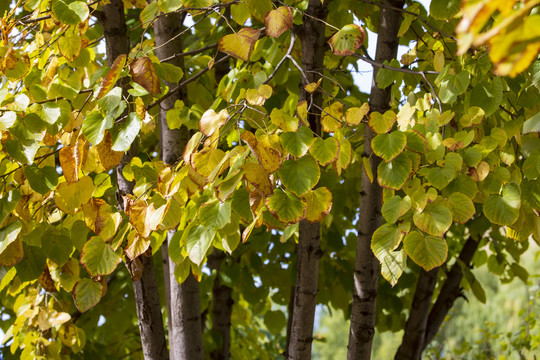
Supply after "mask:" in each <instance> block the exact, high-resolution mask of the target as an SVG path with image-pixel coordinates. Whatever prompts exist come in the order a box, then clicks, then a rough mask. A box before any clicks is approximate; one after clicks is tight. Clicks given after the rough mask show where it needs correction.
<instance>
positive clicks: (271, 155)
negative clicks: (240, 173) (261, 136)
mask: <svg viewBox="0 0 540 360" xmlns="http://www.w3.org/2000/svg"><path fill="white" fill-rule="evenodd" d="M241 138H242V140H244V141H245V142H246V143H247V144H248V147H249V149H250V150H251V152H252V153H253V155H254V156H255V158H256V159H257V161H259V164H261V166H262V167H263V169H264V170H265V171H266V173H268V174H272V173H274V172H276V171H277V170H278V169H279V166H280V165H281V155H280V153H279V151H277V150H275V149H274V148H273V147H272V146H271V145H270V143H269V142H263V141H258V140H257V138H256V137H255V135H253V134H252V133H251V132H249V131H244V132H243V133H242V135H241Z"/></svg>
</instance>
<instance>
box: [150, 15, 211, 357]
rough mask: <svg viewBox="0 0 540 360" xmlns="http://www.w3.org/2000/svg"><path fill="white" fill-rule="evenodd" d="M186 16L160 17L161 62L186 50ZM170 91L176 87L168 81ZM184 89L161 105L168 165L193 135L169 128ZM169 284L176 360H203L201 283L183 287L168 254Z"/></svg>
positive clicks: (179, 61)
mask: <svg viewBox="0 0 540 360" xmlns="http://www.w3.org/2000/svg"><path fill="white" fill-rule="evenodd" d="M184 18H185V13H169V14H167V15H164V16H161V17H159V19H158V20H157V21H156V23H155V25H154V34H155V37H156V46H157V49H156V55H157V57H158V58H159V59H165V58H169V57H171V56H173V55H175V54H177V53H178V52H181V51H182V49H183V46H182V37H181V36H176V37H175V38H173V37H174V36H175V35H177V34H179V33H180V32H181V31H182V27H183V22H184ZM169 63H171V64H173V65H176V66H178V67H180V68H182V70H185V69H184V62H183V58H182V57H178V58H175V59H173V60H170V61H169ZM165 84H166V85H167V86H168V87H169V89H173V88H174V85H176V84H171V83H167V82H165ZM183 92H184V89H183V88H179V89H177V90H176V91H175V93H174V94H172V95H171V96H169V97H167V98H166V99H164V100H163V101H162V102H161V104H160V113H159V126H160V145H161V158H162V159H163V161H164V162H165V163H167V164H174V163H176V162H177V161H178V160H179V159H180V158H181V157H182V152H183V151H184V148H185V146H186V144H187V142H188V140H189V137H190V132H189V130H188V129H187V128H185V127H182V128H180V129H174V130H171V129H169V127H168V126H167V118H166V116H167V111H168V110H169V109H172V108H174V103H175V102H176V100H180V99H183V98H184V97H185V96H184V94H183ZM173 235H174V231H169V232H168V233H167V243H169V242H170V240H171V238H172V236H173ZM163 261H164V267H163V269H164V272H165V271H167V270H168V273H165V278H166V279H168V282H167V281H166V285H167V283H168V287H169V289H168V294H167V299H168V301H169V304H168V306H167V308H168V316H169V323H168V324H169V348H170V356H171V359H173V360H202V359H203V346H202V329H201V306H200V298H199V282H198V281H197V279H196V278H195V276H193V274H192V273H190V274H189V275H188V277H187V279H186V280H185V281H184V282H183V283H182V284H179V283H178V281H177V280H176V277H175V275H174V272H175V266H174V264H173V263H170V261H169V258H168V255H164V256H163Z"/></svg>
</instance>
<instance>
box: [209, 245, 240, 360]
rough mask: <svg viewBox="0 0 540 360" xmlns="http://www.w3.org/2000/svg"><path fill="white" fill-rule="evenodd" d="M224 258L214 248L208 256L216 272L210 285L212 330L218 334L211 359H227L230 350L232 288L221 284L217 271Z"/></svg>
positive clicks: (212, 268) (221, 253)
mask: <svg viewBox="0 0 540 360" xmlns="http://www.w3.org/2000/svg"><path fill="white" fill-rule="evenodd" d="M224 259H225V253H223V252H222V251H219V250H217V249H214V251H213V252H212V254H211V255H210V256H209V257H208V267H209V268H210V269H211V270H212V271H213V270H215V271H216V272H217V274H216V279H215V280H214V285H213V287H212V331H213V332H214V333H215V334H216V335H218V336H219V338H220V342H219V343H218V344H220V345H221V346H220V348H219V349H216V350H214V351H212V353H211V354H210V358H211V359H213V360H228V359H229V358H230V355H231V354H230V351H231V314H232V306H233V304H234V301H233V299H232V296H231V293H232V289H231V288H230V287H228V286H227V285H223V284H221V282H220V280H219V273H220V269H221V264H222V262H223V260H224Z"/></svg>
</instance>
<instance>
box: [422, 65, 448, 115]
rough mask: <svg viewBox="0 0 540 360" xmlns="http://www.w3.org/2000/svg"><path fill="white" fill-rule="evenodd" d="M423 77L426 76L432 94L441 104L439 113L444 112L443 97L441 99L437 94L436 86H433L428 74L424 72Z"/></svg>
mask: <svg viewBox="0 0 540 360" xmlns="http://www.w3.org/2000/svg"><path fill="white" fill-rule="evenodd" d="M422 77H423V78H424V80H425V82H426V83H427V84H428V86H429V88H430V89H431V93H432V95H433V96H434V97H435V100H436V101H437V104H439V113H441V114H442V112H443V111H442V103H441V99H439V96H438V95H437V92H436V91H435V88H434V87H433V85H432V84H431V82H430V81H429V80H428V78H427V76H426V75H425V74H424V73H422Z"/></svg>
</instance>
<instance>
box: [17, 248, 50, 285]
mask: <svg viewBox="0 0 540 360" xmlns="http://www.w3.org/2000/svg"><path fill="white" fill-rule="evenodd" d="M46 261H47V258H46V257H45V254H43V250H41V248H39V247H36V246H24V257H23V259H22V260H21V261H20V262H19V263H18V264H17V265H15V269H17V276H18V277H19V279H20V280H21V282H27V281H32V280H35V279H37V278H38V277H39V276H40V275H41V273H43V268H44V267H45V266H46V264H47V262H46Z"/></svg>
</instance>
